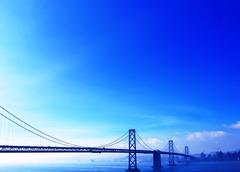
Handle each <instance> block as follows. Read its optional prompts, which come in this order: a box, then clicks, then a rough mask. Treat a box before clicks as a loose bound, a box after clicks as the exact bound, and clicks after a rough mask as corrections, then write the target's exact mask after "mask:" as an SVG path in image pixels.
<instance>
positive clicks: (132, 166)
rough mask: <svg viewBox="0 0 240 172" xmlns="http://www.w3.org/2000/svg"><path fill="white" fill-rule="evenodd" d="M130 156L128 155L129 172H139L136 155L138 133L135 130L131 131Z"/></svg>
mask: <svg viewBox="0 0 240 172" xmlns="http://www.w3.org/2000/svg"><path fill="white" fill-rule="evenodd" d="M128 136H129V140H128V141H129V143H128V144H129V154H128V170H127V171H129V172H136V171H139V169H138V168H137V153H136V133H135V129H130V130H129V135H128Z"/></svg>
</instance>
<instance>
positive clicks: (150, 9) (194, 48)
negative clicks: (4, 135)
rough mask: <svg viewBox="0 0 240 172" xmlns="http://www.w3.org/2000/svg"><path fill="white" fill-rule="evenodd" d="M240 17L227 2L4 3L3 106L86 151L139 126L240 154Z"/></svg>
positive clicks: (155, 134) (194, 145)
mask: <svg viewBox="0 0 240 172" xmlns="http://www.w3.org/2000/svg"><path fill="white" fill-rule="evenodd" d="M13 2H14V3H13ZM239 17H240V14H239V10H238V8H237V6H236V4H233V3H231V2H229V1H211V2H209V1H191V2H189V1H171V2H168V1H164V2H159V1H147V2H144V1H131V2H129V1H77V0H71V1H65V0H62V1H51V2H50V1H46V0H41V1H34V0H21V1H20V0H16V1H7V0H2V1H1V2H0V89H1V92H0V103H1V105H2V106H5V107H6V108H8V109H9V110H12V111H13V112H15V113H17V114H19V115H20V116H21V117H22V118H24V119H25V120H26V121H28V122H29V123H31V124H33V125H34V126H36V127H38V128H39V129H42V130H44V131H48V132H49V133H50V134H53V135H57V136H59V137H61V138H65V139H66V140H70V141H75V142H80V144H81V143H83V144H84V143H92V142H94V143H96V141H97V142H101V143H102V142H103V143H104V142H105V141H110V140H111V139H112V138H115V137H117V136H120V135H121V134H122V133H124V132H125V131H127V130H128V129H129V128H136V129H137V130H138V131H139V132H140V133H141V134H142V136H143V137H144V138H146V140H148V141H149V143H153V144H155V145H153V146H155V147H158V145H160V146H159V147H161V146H164V145H165V144H167V140H168V139H171V138H174V139H175V140H176V142H177V144H178V146H179V147H180V148H182V149H183V146H184V145H186V144H188V145H189V146H190V147H191V148H190V149H192V151H193V152H199V151H204V150H205V151H215V150H216V149H223V150H229V149H239V145H238V144H237V142H239V141H240V135H239V128H240V124H239V123H238V121H239V120H240V119H239V114H240V110H239V103H240V77H239V75H240V70H239V65H240V60H239V57H240V51H239V38H240V30H239V29H240V24H239ZM63 129H64V131H65V132H64V131H63ZM69 133H70V134H69ZM76 137H77V138H76ZM94 143H93V144H94Z"/></svg>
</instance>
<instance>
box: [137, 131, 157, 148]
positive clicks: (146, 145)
mask: <svg viewBox="0 0 240 172" xmlns="http://www.w3.org/2000/svg"><path fill="white" fill-rule="evenodd" d="M136 135H137V138H138V139H140V141H141V142H142V143H143V144H144V145H145V148H146V147H147V148H148V149H150V150H153V148H152V147H151V146H149V145H148V144H147V143H145V142H144V141H143V139H142V138H141V137H140V136H139V135H138V133H136ZM141 145H142V144H141Z"/></svg>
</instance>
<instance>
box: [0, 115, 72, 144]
mask: <svg viewBox="0 0 240 172" xmlns="http://www.w3.org/2000/svg"><path fill="white" fill-rule="evenodd" d="M0 115H1V116H3V117H4V118H6V119H7V120H9V121H11V122H12V123H14V124H16V125H18V126H19V127H21V128H23V129H24V130H26V131H28V132H30V133H32V134H34V135H36V136H38V137H41V138H43V139H45V140H48V141H51V142H54V143H57V144H60V145H64V146H69V145H68V144H63V143H61V142H58V141H55V140H52V139H49V138H47V137H44V136H42V135H40V134H38V133H36V132H34V131H32V130H30V129H28V128H26V127H24V126H22V125H21V124H18V123H17V122H16V121H14V120H12V119H10V118H8V117H7V116H5V115H4V114H2V113H0Z"/></svg>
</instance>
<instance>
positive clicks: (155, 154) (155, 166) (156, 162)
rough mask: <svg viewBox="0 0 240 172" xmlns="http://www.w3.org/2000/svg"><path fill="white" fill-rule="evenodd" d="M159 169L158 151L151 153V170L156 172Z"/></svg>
mask: <svg viewBox="0 0 240 172" xmlns="http://www.w3.org/2000/svg"><path fill="white" fill-rule="evenodd" d="M160 168H161V153H160V151H159V150H155V151H154V152H153V169H154V170H156V171H158V170H160Z"/></svg>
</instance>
